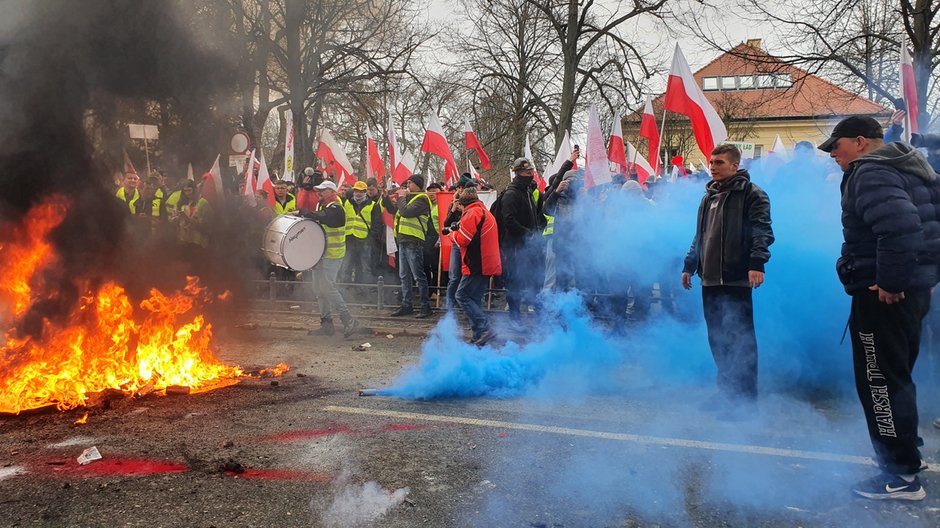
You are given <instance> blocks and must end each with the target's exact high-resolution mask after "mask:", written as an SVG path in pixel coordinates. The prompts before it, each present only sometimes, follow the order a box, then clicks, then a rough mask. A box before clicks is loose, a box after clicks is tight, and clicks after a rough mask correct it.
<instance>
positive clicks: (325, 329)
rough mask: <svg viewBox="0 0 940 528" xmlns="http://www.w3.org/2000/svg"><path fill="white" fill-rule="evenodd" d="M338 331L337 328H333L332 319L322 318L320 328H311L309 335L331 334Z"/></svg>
mask: <svg viewBox="0 0 940 528" xmlns="http://www.w3.org/2000/svg"><path fill="white" fill-rule="evenodd" d="M335 333H336V329H334V328H333V320H332V319H320V328H317V329H316V330H310V331H309V332H307V335H312V336H331V335H333V334H335Z"/></svg>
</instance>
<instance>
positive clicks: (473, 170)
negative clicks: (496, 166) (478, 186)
mask: <svg viewBox="0 0 940 528" xmlns="http://www.w3.org/2000/svg"><path fill="white" fill-rule="evenodd" d="M467 172H469V173H470V177H471V178H473V179H474V180H476V181H483V178H481V177H480V173H479V172H477V169H476V167H474V166H473V163H471V162H470V159H469V158H467Z"/></svg>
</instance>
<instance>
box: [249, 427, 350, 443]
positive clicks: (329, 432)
mask: <svg viewBox="0 0 940 528" xmlns="http://www.w3.org/2000/svg"><path fill="white" fill-rule="evenodd" d="M349 433H352V429H350V428H349V427H346V426H345V425H341V426H337V427H327V428H326V429H314V430H310V431H285V432H283V433H277V434H273V435H271V436H266V437H262V438H261V439H260V441H262V442H296V441H298V440H307V439H310V438H321V437H324V436H333V435H336V434H349Z"/></svg>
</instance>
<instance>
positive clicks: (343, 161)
mask: <svg viewBox="0 0 940 528" xmlns="http://www.w3.org/2000/svg"><path fill="white" fill-rule="evenodd" d="M317 157H318V158H320V160H321V161H324V162H326V164H327V165H328V166H332V170H333V171H334V172H335V173H336V186H337V187H339V186H340V185H342V184H343V183H344V182H346V181H347V180H348V182H349V183H352V182H354V181H356V173H355V172H353V169H352V163H349V158H347V157H346V153H345V152H344V151H343V148H342V147H341V146H340V145H339V143H338V142H337V141H336V139H334V138H333V134H330V131H329V130H327V129H326V128H323V129H321V131H320V143H319V145H318V146H317Z"/></svg>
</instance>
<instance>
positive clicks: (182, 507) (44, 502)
mask: <svg viewBox="0 0 940 528" xmlns="http://www.w3.org/2000/svg"><path fill="white" fill-rule="evenodd" d="M251 322H253V323H256V326H255V327H254V328H244V327H243V328H239V329H236V328H232V329H230V330H228V331H226V332H224V333H223V334H222V335H219V336H218V339H217V343H218V346H219V349H220V352H219V356H220V358H222V359H223V360H225V361H226V362H229V363H237V364H240V365H242V366H244V367H246V368H259V367H264V366H273V365H275V364H276V363H278V362H282V361H283V362H286V363H288V364H289V365H291V367H292V368H291V371H290V372H288V373H287V374H286V375H284V376H283V377H282V378H280V379H277V380H271V379H249V380H245V381H243V382H241V383H239V384H237V385H234V386H230V387H226V388H223V389H219V390H215V391H211V392H207V393H202V394H193V395H189V396H171V397H163V396H155V395H152V396H147V397H144V398H141V399H126V400H117V401H114V402H112V403H111V405H110V406H109V407H108V408H104V407H98V408H94V409H92V410H91V411H90V416H89V420H88V422H87V423H86V424H84V425H76V424H73V421H75V419H76V418H78V417H80V416H81V414H82V412H80V411H70V412H65V413H56V412H42V413H31V414H26V415H21V416H17V417H6V418H0V446H2V447H0V526H54V527H58V526H81V527H92V526H145V527H153V528H156V527H169V526H174V527H176V526H180V527H183V526H185V527H209V526H216V527H229V526H232V527H241V526H258V527H262V526H263V527H267V526H331V527H332V526H337V527H338V526H390V527H410V526H431V527H451V526H454V527H458V526H459V527H464V526H468V527H478V526H479V527H494V526H495V527H502V526H507V527H510V526H512V527H515V526H521V527H562V526H563V527H582V526H583V527H608V526H609V527H622V526H696V527H699V526H702V527H704V526H709V527H711V526H742V527H762V526H766V527H771V526H773V527H777V526H793V527H797V526H801V527H822V526H832V527H846V526H852V527H860V526H872V527H874V526H914V527H919V526H923V527H935V526H938V525H940V475H938V473H937V470H940V465H938V466H935V467H933V468H931V469H930V470H929V471H927V472H925V473H923V474H922V476H923V480H924V483H925V486H926V487H927V490H928V498H927V499H926V500H924V501H922V502H919V503H878V502H871V501H866V500H863V499H855V498H853V497H852V496H851V494H850V492H849V488H850V486H851V485H852V484H853V483H854V482H856V481H858V480H861V479H863V478H867V477H869V476H871V475H873V474H874V473H875V470H874V468H873V467H871V466H870V465H869V460H868V459H867V457H868V456H869V455H870V446H869V445H868V443H867V438H866V436H865V431H864V424H863V423H862V420H861V416H860V415H861V412H860V410H859V409H857V408H856V407H854V406H852V405H851V404H850V403H849V402H840V401H835V400H832V399H826V400H819V401H806V400H804V401H798V400H794V399H792V398H788V397H784V396H781V395H776V394H768V395H765V396H764V397H763V399H762V402H761V405H760V411H759V413H756V414H755V415H754V416H749V417H748V418H747V419H745V420H743V421H730V420H728V419H727V418H728V416H724V415H723V414H722V413H721V412H717V410H716V411H715V412H712V410H710V409H707V408H706V409H705V410H702V409H700V407H702V405H701V402H702V401H705V399H706V398H707V396H708V395H709V394H710V390H709V387H708V386H707V384H695V383H689V384H685V385H683V386H681V387H671V386H662V385H661V384H658V383H657V382H656V380H652V379H648V378H644V377H643V373H642V372H641V371H639V370H638V369H637V368H636V367H635V366H634V365H630V364H629V363H628V364H623V365H618V366H616V369H615V370H616V373H615V378H616V379H617V380H618V381H619V382H618V383H617V384H614V385H607V384H605V385H603V386H601V387H597V388H593V387H591V386H590V384H586V385H585V386H583V387H582V389H583V390H580V391H577V392H566V393H565V394H561V395H559V394H553V393H551V392H550V391H545V390H540V391H536V392H534V393H532V394H528V395H526V396H516V397H512V398H505V399H496V398H462V399H455V398H450V399H443V400H431V401H410V400H403V399H397V398H388V397H360V396H358V392H357V391H358V390H359V389H361V388H365V387H385V386H388V385H389V384H390V383H391V382H392V380H394V379H395V378H396V376H397V375H398V374H399V372H401V370H402V369H403V368H404V367H406V366H407V365H412V364H414V363H415V362H416V361H417V360H418V357H419V354H420V352H419V350H420V347H421V343H422V341H423V339H424V338H423V337H421V336H415V335H401V333H402V332H401V330H402V329H403V328H405V325H398V326H397V327H396V326H395V325H394V324H393V323H388V322H385V321H380V322H379V323H377V324H376V327H377V332H376V333H377V334H378V335H371V334H368V333H363V334H362V335H358V336H355V337H353V338H350V339H343V338H342V337H333V338H314V337H307V336H306V335H305V333H304V332H303V331H299V330H297V329H300V328H303V327H305V326H306V325H307V324H308V323H309V321H308V320H307V318H306V317H305V316H302V315H299V314H296V315H294V316H273V315H270V314H268V315H265V314H255V315H254V316H252V318H251ZM379 327H381V328H379ZM427 328H428V326H427V325H421V324H417V323H414V324H409V325H407V333H410V334H415V333H421V332H422V331H424V330H426V329H427ZM389 332H394V333H397V334H399V335H395V336H394V337H392V338H389V337H387V334H388V333H389ZM393 335H394V334H393ZM364 342H369V343H371V345H372V347H371V348H369V349H367V350H366V351H353V350H352V349H351V348H352V346H354V345H358V344H362V343H364ZM494 353H496V352H494ZM543 374H544V375H546V376H549V377H550V376H551V375H552V373H551V372H548V373H543ZM272 381H276V382H277V383H276V384H272ZM543 389H544V386H543ZM922 432H923V434H924V437H925V442H926V445H925V449H924V454H925V456H926V457H927V459H928V460H929V461H930V462H932V463H934V462H940V461H938V460H937V459H936V458H935V457H936V454H937V448H938V445H940V434H938V432H937V431H936V430H932V429H930V428H929V424H927V427H925V428H924V429H923V430H922ZM90 446H96V447H97V448H98V450H99V451H100V453H101V455H102V459H101V460H98V461H95V462H92V463H90V464H88V465H85V466H79V465H78V464H77V463H76V462H75V459H76V457H77V456H78V455H79V454H80V453H81V452H82V450H83V449H85V448H87V447H90ZM406 488H407V489H406Z"/></svg>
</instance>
